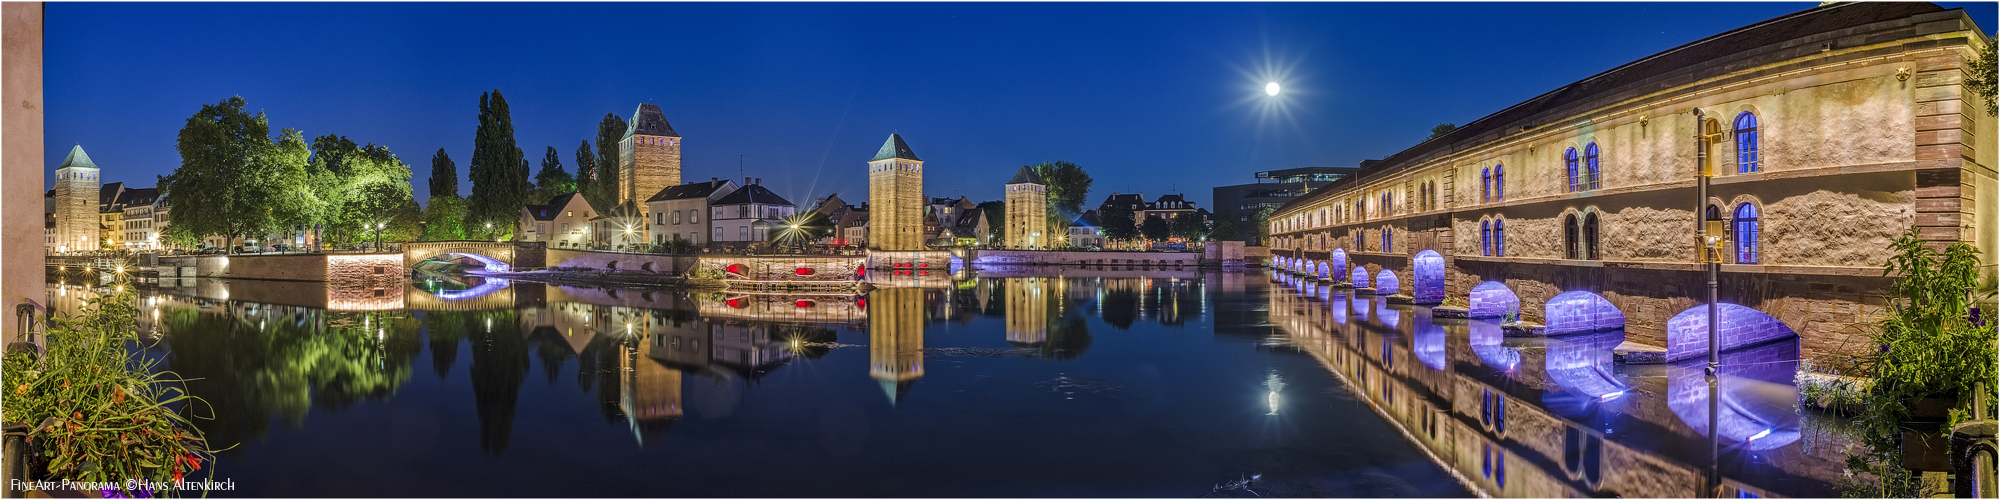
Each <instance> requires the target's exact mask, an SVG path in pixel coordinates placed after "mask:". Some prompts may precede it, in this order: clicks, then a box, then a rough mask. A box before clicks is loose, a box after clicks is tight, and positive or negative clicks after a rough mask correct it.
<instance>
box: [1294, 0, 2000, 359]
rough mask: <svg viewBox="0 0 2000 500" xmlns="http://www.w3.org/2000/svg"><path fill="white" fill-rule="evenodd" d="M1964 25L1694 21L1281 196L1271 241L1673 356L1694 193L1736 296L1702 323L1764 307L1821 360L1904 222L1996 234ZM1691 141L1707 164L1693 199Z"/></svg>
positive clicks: (1690, 250)
mask: <svg viewBox="0 0 2000 500" xmlns="http://www.w3.org/2000/svg"><path fill="white" fill-rule="evenodd" d="M1983 33H1984V32H1983V31H1982V30H1981V29H1980V28H1979V26H1977V25H1976V24H1975V23H1974V22H1973V21H1972V19H1971V18H1970V17H1968V16H1967V15H1966V14H1965V13H1964V12H1963V11H1960V10H1947V9H1943V8H1940V7H1938V6H1936V5H1932V4H1928V3H1857V4H1836V5H1828V6H1821V7H1817V8H1813V9H1809V10H1806V11H1802V12H1798V13H1795V14H1790V15H1786V16H1782V17H1779V18H1776V19H1771V20H1769V21H1765V22H1761V23H1757V24H1754V25H1750V26H1747V27H1743V28H1739V29H1736V30H1733V31H1729V32H1726V33H1722V34H1718V35H1715V36H1712V37H1708V38H1706V39H1703V40H1699V41H1696V42H1693V43H1689V44H1687V45H1683V46H1681V47H1677V48H1674V49H1672V50H1669V51H1666V52H1662V53H1659V54H1656V55H1653V56H1650V57H1647V58H1644V59H1641V60H1638V61H1634V62H1632V63H1628V64H1625V65H1623V66H1619V67H1617V68H1613V69H1611V70H1609V71H1605V72H1603V73H1600V74H1597V75H1595V76H1592V77H1590V78H1586V79H1584V80H1582V81H1579V82H1576V83H1572V84H1569V85H1566V86H1564V87H1562V88H1558V89H1556V90H1554V91H1551V92H1549V93H1546V94H1543V95H1541V96H1538V97H1536V98H1534V99H1531V100H1529V101H1527V102H1524V103H1521V104H1517V105H1515V106H1512V107H1509V108H1506V109H1503V110H1500V111H1498V112H1496V113H1494V114H1492V115H1489V116H1486V117H1484V118H1481V119H1479V120H1476V121H1474V122H1472V123H1470V124H1467V125H1466V126H1464V127H1460V128H1459V129H1457V130H1455V131H1453V132H1451V133H1450V134H1448V135H1445V136H1443V137H1440V138H1438V139H1435V140H1431V141H1427V142H1424V143H1422V144H1419V145H1417V146H1415V147H1412V148H1410V149H1407V150H1404V151H1402V152H1400V153H1397V154H1395V155H1393V156H1390V157H1389V158H1387V159H1385V160H1384V161H1382V162H1380V163H1376V164H1373V165H1370V166H1367V167H1365V168H1362V169H1361V171H1360V172H1359V173H1358V174H1357V175H1356V176H1354V177H1351V178H1348V179H1343V180H1341V181H1339V182H1336V183H1333V184H1331V185H1329V186H1327V187H1325V188H1323V189H1319V190H1315V191H1314V192H1313V193H1311V194H1309V195H1306V196H1303V197H1300V198H1298V199H1295V200H1294V201H1292V202H1290V203H1287V204H1286V205H1285V206H1284V207H1282V208H1281V209H1279V211H1278V212H1277V214H1276V215H1274V216H1273V217H1272V219H1271V222H1270V227H1269V229H1270V232H1271V235H1272V241H1271V247H1272V251H1273V256H1274V257H1275V261H1276V263H1277V264H1278V265H1280V266H1284V267H1286V268H1288V269H1292V270H1298V271H1301V272H1306V273H1309V274H1313V275H1316V276H1317V277H1321V278H1322V279H1326V280H1328V281H1349V282H1352V284H1353V285H1354V286H1356V287H1367V288H1375V287H1378V286H1382V285H1383V284H1384V281H1388V286H1387V287H1385V288H1393V290H1391V291H1395V292H1400V293H1403V294H1410V295H1413V296H1414V297H1416V298H1417V301H1418V302H1425V301H1426V299H1431V300H1432V301H1434V300H1437V299H1442V298H1444V297H1446V296H1449V297H1456V298H1466V297H1468V295H1471V302H1472V303H1471V306H1472V307H1473V309H1474V314H1475V315H1479V314H1490V315H1495V316H1497V315H1500V314H1505V313H1507V312H1511V311H1515V310H1518V312H1519V314H1520V316H1521V319H1523V320H1525V321H1530V322H1539V323H1544V324H1546V325H1547V326H1548V328H1549V330H1550V331H1551V332H1558V333H1561V332H1569V331H1574V330H1575V329H1582V330H1589V329H1599V328H1603V327H1607V326H1622V328H1623V329H1624V330H1625V332H1626V335H1627V339H1628V340H1631V341H1635V342H1639V343H1643V344H1651V345H1655V346H1663V347H1669V358H1671V359H1684V358H1686V357H1687V356H1688V355H1689V354H1688V353H1684V352H1681V350H1684V346H1693V345H1700V344H1705V343H1706V337H1705V335H1706V329H1707V327H1706V324H1705V317H1703V318H1701V319H1694V318H1693V317H1692V316H1690V317H1689V319H1687V320H1685V321H1672V322H1671V323H1672V324H1671V325H1670V320H1674V319H1675V317H1676V316H1677V315H1679V314H1681V313H1683V312H1686V311H1690V310H1692V309H1693V308H1695V307H1696V306H1697V305H1700V304H1701V302H1700V298H1701V297H1703V294H1704V293H1705V285H1704V283H1705V279H1704V277H1703V275H1704V273H1703V272H1702V271H1701V270H1702V266H1701V265H1700V264H1699V263H1698V261H1697V258H1698V255H1699V254H1698V250H1697V248H1698V245H1697V242H1696V238H1695V231H1696V218H1697V213H1696V210H1695V207H1697V206H1699V207H1703V209H1702V210H1701V212H1702V213H1701V214H1700V215H1701V216H1703V218H1706V219H1710V220H1721V221H1723V222H1724V224H1725V226H1726V227H1727V228H1728V229H1729V233H1730V234H1729V239H1730V241H1729V243H1728V245H1729V246H1728V248H1725V249H1724V250H1723V253H1724V254H1725V255H1724V264H1723V265H1722V273H1721V278H1720V279H1721V292H1720V293H1721V300H1722V301H1723V302H1726V303H1731V304H1740V305H1742V306H1747V308H1746V309H1742V310H1743V311H1747V312H1742V313H1740V314H1741V315H1742V316H1744V317H1742V318H1734V317H1730V318H1725V321H1726V323H1725V325H1724V328H1722V333H1721V335H1722V336H1723V338H1722V339H1721V340H1722V343H1723V344H1724V345H1725V346H1743V345H1745V344H1750V343H1757V342H1762V341H1764V340H1767V339H1769V338H1771V337H1772V335H1771V334H1770V332H1769V331H1767V330H1769V329H1767V328H1762V327H1758V328H1750V327H1748V326H1745V327H1743V329H1738V328H1737V325H1753V324H1754V325H1764V324H1765V323H1763V320H1764V319H1775V320H1776V321H1778V322H1780V323H1782V327H1783V329H1785V330H1788V331H1787V332H1785V334H1784V335H1780V336H1783V337H1787V338H1789V336H1790V334H1792V333H1796V334H1797V335H1798V336H1799V337H1801V342H1800V350H1801V351H1802V352H1801V355H1802V356H1804V357H1805V358H1808V359H1812V360H1814V361H1815V362H1818V363H1820V366H1828V365H1833V364H1836V362H1837V361H1838V360H1839V359H1840V358H1841V356H1837V354H1838V353H1840V352H1842V351H1849V350H1853V349H1858V348H1859V346H1862V345H1864V344H1866V343H1867V342H1866V338H1865V335H1864V325H1865V324H1866V323H1868V322H1869V321H1870V320H1871V318H1872V317H1873V316H1874V315H1876V314H1877V313H1880V312H1882V311H1883V310H1884V308H1885V307H1886V303H1885V302H1884V299H1882V298H1881V295H1880V294H1881V293H1882V291H1884V290H1886V288H1887V286H1888V285H1889V283H1890V280H1889V279H1888V278H1884V277H1883V276H1882V264H1883V262H1884V260H1885V259H1887V258H1888V257H1889V255H1890V251H1889V250H1887V246H1888V244H1889V243H1890V242H1891V241H1892V240H1894V239H1895V238H1897V237H1898V236H1899V235H1901V234H1903V233H1904V232H1905V231H1906V230H1908V229H1910V228H1913V227H1914V228H1916V230H1917V231H1918V233H1919V235H1920V236H1921V237H1922V238H1923V239H1925V240H1928V241H1929V242H1930V243H1931V244H1932V245H1933V246H1936V247H1940V248H1941V247H1942V246H1944V245H1946V244H1949V243H1951V242H1956V241H1964V242H1968V243H1971V244H1973V245H1974V246H1976V247H1977V248H1979V250H1980V251H1981V252H1982V253H1983V254H1984V256H1986V258H1987V259H1988V260H1989V261H1990V260H1991V259H1993V258H1994V257H1993V256H1994V255H1996V253H1995V252H1996V248H1995V245H1994V243H1995V236H1994V228H1995V220H1994V216H1995V209H1996V207H1995V201H1994V200H1995V196H1996V194H1995V174H1994V167H1993V165H1994V161H1995V156H1994V155H1995V152H1996V151H1995V144H1994V142H1993V141H1991V140H1988V141H1979V140H1975V138H1976V137H1982V136H1983V137H1991V136H1992V134H1993V132H1992V130H1993V125H1994V123H1995V119H1994V117H1992V116H1988V115H1987V114H1986V112H1985V108H1986V102H1985V101H1984V100H1982V98H1980V97H1979V96H1977V95H1975V94H1974V93H1973V92H1972V91H1971V90H1970V89H1969V88H1967V87H1965V86H1963V85H1962V84H1961V83H1962V82H1963V81H1964V80H1965V78H1966V70H1965V64H1966V62H1967V61H1968V60H1970V58H1972V57H1973V53H1974V52H1975V50H1976V49H1977V48H1979V47H1983V46H1986V45H1988V44H1990V43H1992V41H1991V40H1990V39H1988V38H1987V37H1986V36H1985V35H1984V34H1983ZM1698 134H1699V135H1700V136H1703V137H1707V138H1708V140H1707V141H1700V140H1697V136H1698ZM1697 147H1705V148H1707V151H1706V153H1707V157H1708V158H1709V161H1710V167H1712V168H1713V169H1714V170H1715V171H1716V172H1718V173H1717V174H1716V176H1715V177H1714V180H1713V181H1712V184H1713V185H1712V187H1711V189H1710V192H1709V195H1710V196H1709V198H1708V199H1706V200H1696V199H1695V198H1696V192H1695V179H1696V175H1697V174H1696V172H1697V165H1696V158H1697V151H1696V149H1697ZM1988 272H1991V271H1990V270H1989V271H1988ZM1383 278H1389V280H1384V279H1383ZM1475 289H1477V290H1479V292H1475ZM1482 303H1483V304H1485V306H1484V307H1486V309H1488V310H1486V311H1482V310H1481V309H1482V307H1483V306H1482ZM1704 310H1705V309H1704ZM1755 316H1762V318H1760V317H1755ZM1579 322H1582V323H1579ZM1753 330H1754V331H1753Z"/></svg>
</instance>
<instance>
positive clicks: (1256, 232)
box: [1243, 207, 1278, 245]
mask: <svg viewBox="0 0 2000 500" xmlns="http://www.w3.org/2000/svg"><path fill="white" fill-rule="evenodd" d="M1277 213H1278V208H1277V207H1264V208H1262V209H1258V210H1257V211H1256V212H1255V213H1252V214H1250V222H1249V226H1250V230H1248V231H1244V232H1243V234H1244V235H1246V236H1251V237H1254V238H1256V239H1255V240H1252V242H1253V243H1255V244H1257V245H1263V244H1264V240H1265V239H1266V238H1270V237H1271V216H1272V215H1275V214H1277Z"/></svg>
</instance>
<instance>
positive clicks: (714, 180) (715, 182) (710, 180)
mask: <svg viewBox="0 0 2000 500" xmlns="http://www.w3.org/2000/svg"><path fill="white" fill-rule="evenodd" d="M708 183H709V184H713V185H721V184H722V179H721V178H717V177H710V178H708Z"/></svg>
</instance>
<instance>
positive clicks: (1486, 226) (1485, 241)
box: [1479, 220, 1493, 257]
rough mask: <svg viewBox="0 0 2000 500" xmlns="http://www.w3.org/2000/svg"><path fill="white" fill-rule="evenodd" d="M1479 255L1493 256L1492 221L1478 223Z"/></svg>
mask: <svg viewBox="0 0 2000 500" xmlns="http://www.w3.org/2000/svg"><path fill="white" fill-rule="evenodd" d="M1479 254H1480V255H1485V256H1488V257H1491V256H1493V221H1487V220H1483V221H1479Z"/></svg>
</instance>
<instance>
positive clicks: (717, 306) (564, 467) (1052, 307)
mask: <svg viewBox="0 0 2000 500" xmlns="http://www.w3.org/2000/svg"><path fill="white" fill-rule="evenodd" d="M1056 272H1060V273H1061V274H1060V275H1051V274H1054V273H1055V272H1011V273H988V274H987V275H985V276H974V275H973V274H972V273H960V274H959V275H957V276H955V277H950V278H946V277H942V276H939V277H930V278H928V281H925V282H921V283H916V282H912V283H901V284H890V285H910V286H907V287H906V286H891V287H888V288H879V289H876V290H874V291H872V292H869V293H868V294H866V295H861V296H856V295H783V296H780V295H748V294H732V293H688V292H679V291H668V290H618V289H598V288H585V287H571V286H557V285H544V284H536V283H524V282H511V283H510V282H505V281H499V280H492V281H482V280H479V279H477V278H466V279H423V280H418V281H415V282H412V283H407V284H401V283H399V284H393V285H380V284H378V285H368V286H333V285H323V284H302V283H272V282H258V281H250V280H232V281H225V280H212V279H199V280H197V279H179V280H175V279H168V280H165V281H163V282H160V283H156V284H154V285H156V286H147V287H141V288H142V292H141V295H140V298H139V300H140V304H141V309H140V314H141V321H140V328H141V329H142V330H143V331H144V333H146V334H147V335H150V336H155V337H156V338H158V339H160V340H161V341H160V342H159V343H158V344H157V345H156V346H155V347H153V348H152V349H151V353H152V355H155V356H157V357H159V358H160V359H162V360H163V361H164V364H165V365H166V366H167V367H168V368H170V369H172V370H174V371H175V372H177V373H178V374H179V375H181V376H184V377H187V378H191V379H196V380H194V381H191V382H188V383H187V389H188V390H189V392H190V393H192V394H193V395H195V396H197V397H200V398H201V399H202V400H203V401H204V402H205V404H203V405H195V406H194V407H192V408H190V409H189V411H191V412H193V413H195V414H197V415H198V416H201V417H209V419H204V420H198V425H199V426H200V427H201V428H202V429H203V430H204V431H205V432H206V434H207V435H208V437H209V438H210V441H211V443H214V444H216V445H218V446H233V448H231V449H230V450H228V451H225V452H222V453H221V454H220V455H219V458H218V459H217V460H216V461H215V463H213V464H212V466H213V467H214V469H213V470H214V471H215V473H216V478H217V479H224V478H227V479H230V480H232V481H233V482H234V483H235V484H236V485H237V490H236V491H231V492H218V494H220V495H223V496H281V497H282V496H397V497H412V496H414V497H427V496H508V497H510V496H695V497H718V496H723V497H737V496H754V497H783V496H811V497H841V496H891V497H908V496H917V497H950V496H1000V497H1019V496H1032V497H1046V496H1061V497H1128V496H1144V497H1200V496H1229V497H1250V496H1253V495H1252V492H1254V493H1255V495H1256V496H1418V497H1440V496H1468V495H1472V494H1473V492H1474V490H1475V489H1476V490H1477V491H1480V492H1484V493H1486V494H1489V495H1496V496H1558V497H1559V496H1569V495H1580V496H1584V495H1598V494H1622V495H1625V496H1699V495H1700V492H1701V491H1703V488H1707V487H1713V485H1712V484H1710V478H1720V481H1719V483H1720V484H1721V487H1722V488H1724V489H1725V491H1726V492H1728V493H1731V494H1742V495H1750V494H1756V495H1782V496H1795V495H1814V496H1819V495H1828V494H1832V493H1833V491H1832V490H1831V489H1830V487H1829V486H1828V484H1829V481H1831V478H1835V477H1837V476H1838V471H1839V467H1838V458H1837V456H1835V455H1834V454H1833V452H1832V451H1829V449H1830V448H1832V446H1830V445H1825V444H1821V443H1822V441H1826V440H1823V439H1820V434H1825V433H1826V432H1823V431H1821V430H1818V426H1816V424H1815V422H1818V419H1817V418H1816V417H1814V416H1812V415H1810V414H1808V412H1802V411H1800V410H1798V409H1796V404H1795V402H1796V399H1797V396H1796V394H1797V391H1796V388H1795V386H1793V385H1791V382H1790V378H1789V374H1786V375H1784V376H1783V377H1779V376H1776V375H1772V374H1773V373H1779V372H1782V371H1783V370H1785V369H1787V366H1790V369H1793V370H1795V369H1796V366H1795V365H1783V364H1782V363H1780V364H1777V365H1773V366H1770V367H1767V368H1760V369H1759V370H1753V371H1744V372H1725V375H1726V376H1725V377H1723V379H1722V383H1721V384H1720V387H1719V394H1722V396H1721V399H1719V400H1718V401H1720V402H1721V403H1723V404H1722V405H1721V407H1722V408H1724V410H1723V411H1722V412H1720V413H1718V415H1719V416H1720V417H1721V418H1719V421H1720V422H1721V423H1720V425H1719V426H1718V427H1719V428H1721V429H1722V433H1721V435H1722V443H1721V444H1722V446H1721V450H1722V453H1721V454H1722V456H1723V460H1722V461H1721V462H1720V464H1721V465H1722V467H1721V468H1720V469H1715V470H1711V469H1714V468H1713V467H1711V464H1713V463H1715V462H1711V461H1709V460H1708V459H1707V458H1706V457H1708V456H1709V455H1708V453H1709V440H1708V439H1707V438H1706V437H1705V436H1706V430H1705V429H1707V428H1709V427H1708V425H1707V419H1706V415H1707V413H1706V408H1707V406H1706V404H1707V403H1706V401H1708V400H1707V399H1705V398H1706V395H1707V394H1708V393H1707V392H1706V391H1707V390H1708V386H1707V385H1705V384H1696V385H1699V386H1700V387H1699V389H1700V391H1692V389H1690V388H1689V387H1688V384H1689V383H1688V382H1687V380H1686V379H1688V377H1687V376H1686V374H1685V373H1682V372H1680V371H1675V370H1676V369H1675V368H1674V367H1666V366H1651V367H1629V368H1628V367H1625V366H1622V365H1612V364H1611V363H1610V354H1609V346H1611V345H1616V344H1617V342H1616V341H1615V340H1614V339H1613V338H1612V335H1611V334H1595V336H1585V337H1573V338H1562V339H1560V340H1558V339H1515V338H1502V337H1501V336H1500V335H1499V333H1498V327H1497V326H1494V325H1491V324H1490V323H1483V322H1479V321H1467V320H1435V321H1434V320H1431V319H1430V317H1429V313H1428V310H1427V309H1425V308H1422V307H1412V306H1391V305H1388V304H1387V303H1386V302H1385V301H1384V299H1381V298H1374V297H1369V296H1360V297H1350V296H1347V295H1345V294H1342V293H1338V292H1337V291H1335V290H1332V289H1327V288H1325V287H1316V286H1313V285H1309V284H1305V283H1299V282H1295V281H1293V280H1291V279H1290V278H1287V277H1282V276H1278V277H1274V276H1272V275H1269V274H1266V273H1261V272H1255V271H1252V272H1249V273H1220V272H1207V273H1200V272H1192V271H1162V270H1153V271H1119V270H1089V269H1074V268H1072V269H1067V270H1062V271H1056ZM997 276H1005V277H997ZM1142 276H1143V277H1142ZM51 289H52V292H51V297H50V298H51V302H52V303H53V304H55V305H56V306H57V307H58V309H60V310H70V309H74V308H75V307H76V304H77V303H78V301H79V300H81V298H83V297H88V296H91V295H93V294H95V293H99V292H102V291H103V290H104V289H105V286H104V285H103V284H91V285H88V286H86V285H79V284H70V283H64V284H55V283H52V284H51ZM1488 326H1491V328H1488ZM1616 336H1617V337H1619V338H1622V334H1616ZM1792 348H1793V349H1794V351H1795V350H1796V346H1793V347H1792ZM1754 354H1755V353H1752V355H1754ZM1738 356H1741V355H1738ZM1767 357H1768V356H1767ZM1756 366H1764V365H1756ZM1776 379H1782V380H1776ZM1693 380H1695V381H1696V382H1699V381H1700V380H1701V377H1700V376H1699V374H1698V373H1697V374H1696V375H1695V376H1694V377H1693ZM1787 390H1789V391H1790V392H1789V393H1787V392H1786V391H1787ZM1613 392H1616V393H1618V394H1617V395H1615V396H1609V397H1607V396H1606V395H1609V394H1612V393H1613ZM1693 392H1701V394H1693ZM1787 394H1789V395H1790V397H1791V398H1792V399H1791V401H1785V400H1784V398H1785V397H1786V396H1787ZM1695 403H1699V404H1695ZM1695 406H1699V408H1700V411H1694V410H1693V408H1694V407H1695ZM1753 428H1754V429H1753ZM1766 428H1768V429H1772V430H1771V431H1765V430H1764V429H1766ZM1698 429H1699V430H1698ZM1759 432H1761V433H1762V434H1763V435H1758V436H1756V437H1754V438H1750V437H1749V436H1750V435H1755V434H1757V433H1759ZM1746 438H1747V441H1746ZM1496 469H1497V470H1498V476H1497V479H1496V475H1495V472H1496ZM1482 471H1484V472H1482ZM1718 471H1719V473H1716V472H1718ZM1252 477H1255V478H1256V480H1255V481H1254V482H1248V483H1245V482H1243V481H1242V480H1244V479H1246V478H1252Z"/></svg>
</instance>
